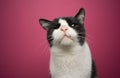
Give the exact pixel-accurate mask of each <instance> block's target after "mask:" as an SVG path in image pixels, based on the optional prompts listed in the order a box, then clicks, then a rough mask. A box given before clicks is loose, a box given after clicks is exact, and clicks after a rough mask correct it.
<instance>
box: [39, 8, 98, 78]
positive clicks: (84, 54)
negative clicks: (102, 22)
mask: <svg viewBox="0 0 120 78" xmlns="http://www.w3.org/2000/svg"><path fill="white" fill-rule="evenodd" d="M84 17H85V11H84V9H83V8H81V9H80V10H79V12H78V13H77V14H76V15H75V16H73V17H61V18H57V19H54V20H53V21H49V20H46V19H40V20H39V22H40V25H41V26H42V27H43V28H44V29H45V30H46V31H47V40H48V43H49V45H50V50H51V56H50V74H51V78H95V77H97V74H96V69H95V64H94V62H93V60H92V57H91V53H90V49H89V46H88V44H87V42H86V41H85V28H84Z"/></svg>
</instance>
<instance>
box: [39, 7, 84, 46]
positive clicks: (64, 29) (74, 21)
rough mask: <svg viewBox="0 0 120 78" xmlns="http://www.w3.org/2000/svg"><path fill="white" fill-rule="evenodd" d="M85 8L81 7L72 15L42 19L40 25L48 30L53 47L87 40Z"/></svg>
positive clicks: (81, 43)
mask: <svg viewBox="0 0 120 78" xmlns="http://www.w3.org/2000/svg"><path fill="white" fill-rule="evenodd" d="M84 17H85V10H84V9H83V8H81V9H80V10H79V12H78V13H77V14H76V15H75V16H72V17H61V18H56V19H54V20H53V21H50V20H47V19H40V20H39V22H40V25H41V26H42V27H43V28H44V29H45V30H46V31H47V40H48V42H49V44H50V46H51V47H52V46H53V45H54V46H72V45H73V44H75V43H79V44H80V45H83V44H84V41H85V29H84Z"/></svg>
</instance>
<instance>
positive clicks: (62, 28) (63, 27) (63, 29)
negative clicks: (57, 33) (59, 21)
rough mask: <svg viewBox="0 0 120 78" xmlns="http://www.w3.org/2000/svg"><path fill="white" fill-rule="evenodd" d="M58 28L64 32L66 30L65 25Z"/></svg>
mask: <svg viewBox="0 0 120 78" xmlns="http://www.w3.org/2000/svg"><path fill="white" fill-rule="evenodd" d="M60 29H61V31H64V32H65V31H67V30H68V27H66V26H62V27H61V28H60Z"/></svg>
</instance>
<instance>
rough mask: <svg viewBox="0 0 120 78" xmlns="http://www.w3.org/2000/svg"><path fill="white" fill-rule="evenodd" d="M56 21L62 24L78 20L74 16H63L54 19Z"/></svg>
mask: <svg viewBox="0 0 120 78" xmlns="http://www.w3.org/2000/svg"><path fill="white" fill-rule="evenodd" d="M53 22H54V23H59V24H61V25H69V24H70V23H72V22H77V19H76V18H74V17H62V18H57V19H54V20H53Z"/></svg>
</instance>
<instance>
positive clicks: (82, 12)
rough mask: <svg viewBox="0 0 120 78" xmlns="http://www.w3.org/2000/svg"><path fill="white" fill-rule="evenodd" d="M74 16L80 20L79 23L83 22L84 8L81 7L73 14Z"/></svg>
mask: <svg viewBox="0 0 120 78" xmlns="http://www.w3.org/2000/svg"><path fill="white" fill-rule="evenodd" d="M75 17H76V18H77V19H78V20H79V21H80V23H81V24H83V23H84V19H85V10H84V8H81V9H80V10H79V12H78V13H77V14H76V15H75Z"/></svg>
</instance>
